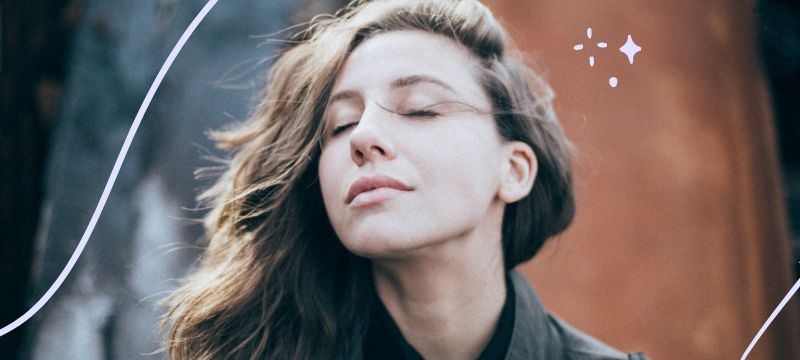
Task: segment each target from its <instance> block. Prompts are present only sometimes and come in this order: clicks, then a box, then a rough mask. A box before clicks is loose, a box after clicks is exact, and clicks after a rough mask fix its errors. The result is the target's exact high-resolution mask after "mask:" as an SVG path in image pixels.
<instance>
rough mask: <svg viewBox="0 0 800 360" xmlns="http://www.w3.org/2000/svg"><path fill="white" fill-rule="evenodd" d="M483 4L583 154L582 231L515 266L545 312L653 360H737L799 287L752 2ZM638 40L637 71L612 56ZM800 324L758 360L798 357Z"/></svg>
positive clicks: (773, 338) (778, 326)
mask: <svg viewBox="0 0 800 360" xmlns="http://www.w3.org/2000/svg"><path fill="white" fill-rule="evenodd" d="M487 5H488V6H489V7H490V8H491V9H492V10H493V11H494V12H495V14H496V15H497V16H498V17H499V18H500V19H501V20H502V21H503V22H504V24H505V25H506V26H507V27H508V28H509V31H510V33H511V35H512V37H513V38H514V39H515V40H516V42H517V44H518V45H519V47H520V48H522V49H523V50H524V51H525V52H526V53H527V55H528V56H529V59H530V60H532V61H533V62H534V63H535V64H538V65H537V66H538V69H539V70H543V73H544V74H545V76H546V78H547V79H548V81H549V82H550V83H551V85H552V86H553V88H554V90H555V92H556V94H557V98H556V111H557V113H558V114H559V117H560V118H561V120H562V122H563V123H564V126H565V128H566V129H567V133H568V135H569V136H570V137H571V139H572V140H573V141H574V143H575V144H576V146H577V149H578V152H579V153H578V164H577V166H576V169H577V177H578V185H577V188H578V215H577V217H576V221H575V223H574V224H573V226H572V227H571V228H570V229H569V230H568V231H567V232H566V233H565V234H564V235H563V236H561V237H560V238H557V239H555V241H552V242H551V243H550V244H549V245H548V246H547V248H546V250H545V251H544V252H543V253H542V254H540V255H538V256H537V257H536V259H534V260H533V261H532V262H531V263H528V264H526V265H523V266H522V267H521V270H522V271H523V272H524V273H525V274H526V275H527V276H528V277H529V278H531V279H532V280H533V282H534V284H535V286H536V287H537V288H538V289H539V292H540V294H541V295H542V298H543V301H544V302H545V305H546V306H548V307H549V308H550V309H552V310H553V311H554V312H555V313H557V314H559V315H560V316H561V317H563V318H565V319H566V320H567V321H569V322H570V323H572V324H574V325H575V326H576V327H578V328H581V329H583V330H585V331H587V332H589V333H591V334H593V335H595V336H597V337H599V338H600V339H602V340H604V341H606V342H608V343H610V344H612V345H614V346H616V347H619V348H622V349H624V350H628V351H633V350H643V351H645V352H647V353H648V355H650V356H651V357H652V358H654V359H738V358H739V357H740V356H741V354H742V353H743V352H744V350H745V348H746V347H747V345H748V343H749V342H750V340H751V339H752V338H753V336H754V335H755V333H756V332H757V330H758V329H759V327H760V326H761V324H762V323H763V322H764V321H765V320H766V318H767V316H768V315H769V314H770V312H771V311H772V310H773V309H774V307H775V306H776V305H777V304H778V302H779V301H780V300H781V299H782V298H783V296H784V295H785V293H786V292H788V290H789V289H790V288H791V285H792V283H793V281H792V275H791V273H790V265H791V263H790V261H791V260H790V256H789V245H788V244H789V243H788V237H787V232H786V223H785V220H784V217H785V215H784V210H783V203H782V194H781V189H780V182H779V180H778V179H779V177H778V169H777V165H776V161H777V160H776V157H777V155H776V149H775V140H774V137H775V135H774V134H773V124H772V119H771V115H770V114H771V113H770V111H771V109H770V107H769V100H768V94H767V90H766V88H765V79H764V76H763V74H762V70H761V68H760V64H759V63H758V59H757V57H756V56H757V53H756V44H755V35H754V33H753V26H754V25H753V23H754V12H753V6H754V4H753V3H752V2H751V1H729V0H713V1H690V0H678V1H646V2H645V1H619V0H610V1H602V2H599V1H593V0H573V1H524V2H523V1H510V0H493V1H488V2H487ZM587 27H592V29H593V39H592V41H589V40H588V39H587V38H586V28H587ZM628 34H631V35H633V39H634V40H635V41H636V42H637V43H638V44H639V45H640V46H641V47H642V52H640V53H639V54H638V55H636V59H635V63H634V64H633V65H631V64H629V63H628V61H627V59H626V58H625V56H624V55H623V54H621V53H620V52H618V51H617V49H618V48H619V47H620V46H621V45H622V44H623V43H624V42H625V39H626V36H627V35H628ZM598 41H605V42H607V43H608V45H609V46H608V48H606V49H599V48H597V47H595V46H594V44H595V43H596V42H598ZM577 43H583V44H585V49H584V50H582V51H575V50H573V48H572V46H573V45H574V44H577ZM590 53H594V55H595V57H596V61H597V62H596V66H595V67H593V68H590V67H589V66H588V64H587V61H588V60H587V59H588V55H589V54H590ZM612 75H614V76H616V77H617V78H619V84H618V86H617V87H616V88H611V87H610V86H609V84H608V78H609V77H610V76H612ZM790 304H791V306H790V307H792V306H797V304H796V301H793V302H792V303H790ZM797 315H798V314H797V312H794V311H793V309H790V308H788V307H787V309H784V311H783V312H782V313H781V316H780V317H779V318H778V319H777V320H776V321H775V323H773V324H772V326H771V327H770V329H769V331H768V332H767V334H766V335H765V337H764V338H762V339H761V341H760V342H759V344H758V346H757V347H756V349H755V350H754V352H753V353H752V354H751V356H750V359H797V358H800V349H798V343H800V335H798V326H800V325H798V322H797V321H796V320H797Z"/></svg>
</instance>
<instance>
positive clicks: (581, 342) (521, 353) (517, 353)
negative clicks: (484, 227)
mask: <svg viewBox="0 0 800 360" xmlns="http://www.w3.org/2000/svg"><path fill="white" fill-rule="evenodd" d="M510 277H511V281H512V282H513V285H514V292H515V293H516V299H515V302H516V304H515V309H514V311H515V314H514V332H513V335H511V344H510V345H509V347H508V353H507V354H506V359H507V360H530V359H543V360H618V359H619V360H646V359H647V357H645V356H644V354H642V353H634V354H625V353H622V352H620V351H618V350H615V349H613V348H611V347H610V346H608V345H606V344H604V343H602V342H600V341H599V340H597V339H595V338H593V337H591V336H589V335H586V334H584V333H583V332H581V331H578V330H576V329H574V328H572V327H571V326H570V325H568V324H567V323H566V322H564V321H563V320H561V319H559V318H557V317H555V316H553V315H550V314H549V313H547V311H545V309H544V307H542V303H541V301H540V300H539V297H538V296H537V295H536V292H534V290H533V288H532V287H531V285H530V284H529V283H528V281H527V280H526V279H525V278H524V277H523V276H522V275H521V274H520V273H518V272H516V271H511V272H510Z"/></svg>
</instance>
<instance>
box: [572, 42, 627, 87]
mask: <svg viewBox="0 0 800 360" xmlns="http://www.w3.org/2000/svg"><path fill="white" fill-rule="evenodd" d="M586 37H587V38H589V40H591V39H592V28H586ZM596 45H597V47H598V48H599V49H605V48H608V43H606V42H604V41H600V42H598V43H597V44H596ZM583 48H584V45H583V44H575V45H572V49H573V50H575V51H581V50H583ZM619 51H620V52H621V53H623V54H625V55H626V56H627V57H628V62H629V63H631V64H633V60H634V57H635V56H636V54H637V53H638V52H640V51H642V47H641V46H639V45H637V44H636V43H635V42H633V37H632V36H631V35H628V40H627V41H626V42H625V44H623V45H622V47H620V48H619ZM594 63H595V58H594V55H589V67H594ZM618 84H619V79H617V77H616V76H611V77H609V78H608V85H609V86H611V87H612V88H615V87H617V85H618Z"/></svg>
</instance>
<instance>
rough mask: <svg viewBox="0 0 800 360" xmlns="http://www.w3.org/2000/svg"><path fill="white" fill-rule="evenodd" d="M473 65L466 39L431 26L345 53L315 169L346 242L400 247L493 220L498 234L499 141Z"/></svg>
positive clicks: (373, 254) (372, 254) (363, 247)
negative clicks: (461, 42)
mask: <svg viewBox="0 0 800 360" xmlns="http://www.w3.org/2000/svg"><path fill="white" fill-rule="evenodd" d="M475 66H476V60H475V59H474V58H473V57H472V56H471V55H470V54H469V52H468V51H467V50H466V49H465V48H463V47H461V46H460V45H459V44H457V43H456V42H454V41H452V40H450V39H448V38H446V37H444V36H441V35H436V34H432V33H427V32H423V31H393V32H388V33H384V34H379V35H376V36H373V37H371V38H369V39H368V40H366V41H364V42H363V43H362V44H360V45H359V46H358V47H357V48H356V49H355V50H354V51H353V53H352V54H351V55H350V56H349V58H348V59H347V61H346V63H345V65H344V68H343V70H342V72H341V73H340V74H339V77H338V78H337V80H336V82H335V85H334V88H333V92H332V95H331V98H330V101H329V104H328V107H327V109H326V113H325V121H326V124H327V129H328V130H327V133H326V134H325V139H324V145H323V150H322V154H321V158H320V161H319V169H318V170H319V181H320V186H321V190H322V196H323V199H324V202H325V209H326V211H327V214H328V217H329V218H330V222H331V224H332V225H333V228H334V230H335V231H336V234H337V235H338V237H339V239H340V240H341V241H342V243H343V244H344V246H345V247H346V248H347V249H348V250H350V251H351V252H353V253H355V254H357V255H361V256H364V257H368V258H382V257H402V256H403V255H406V254H409V253H411V252H412V251H415V250H419V249H422V248H425V247H427V246H431V245H435V244H439V243H442V242H446V241H448V240H453V239H458V238H463V237H464V236H468V235H469V234H470V233H473V232H474V231H476V229H479V228H481V230H485V229H482V228H485V227H487V226H488V227H492V229H491V231H493V232H495V231H496V232H497V236H498V237H499V231H500V224H501V219H502V211H503V205H504V204H503V203H502V202H500V201H499V200H498V198H497V193H498V187H499V186H500V174H501V169H502V164H503V158H504V156H503V141H502V140H501V138H500V136H499V134H498V132H497V130H496V127H495V124H494V119H493V118H492V116H491V115H490V114H489V113H490V110H491V105H490V102H489V99H488V97H487V96H486V95H485V93H484V91H483V90H482V89H481V86H480V85H479V83H478V81H477V79H476V77H475V75H474V73H473V71H474V69H475ZM494 228H496V230H495V229H494Z"/></svg>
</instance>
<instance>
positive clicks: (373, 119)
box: [350, 106, 396, 166]
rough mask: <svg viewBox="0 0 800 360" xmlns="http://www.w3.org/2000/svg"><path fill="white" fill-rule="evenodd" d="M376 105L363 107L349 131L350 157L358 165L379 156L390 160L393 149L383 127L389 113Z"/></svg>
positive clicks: (392, 156)
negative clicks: (362, 111) (358, 118)
mask: <svg viewBox="0 0 800 360" xmlns="http://www.w3.org/2000/svg"><path fill="white" fill-rule="evenodd" d="M381 110H382V109H381V108H380V107H378V106H373V107H371V108H370V107H368V108H367V109H364V113H363V114H362V115H361V119H360V120H359V122H358V124H357V125H356V127H355V128H354V129H353V131H352V132H351V133H350V157H351V158H352V159H353V162H354V163H356V165H358V166H363V165H364V164H365V163H367V162H371V161H376V160H379V159H381V158H383V159H384V160H391V159H394V157H395V155H396V154H395V149H394V146H393V145H392V143H391V139H390V138H389V134H388V131H387V129H386V127H385V125H386V122H385V120H386V119H387V117H388V116H390V114H386V113H385V112H384V111H381Z"/></svg>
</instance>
